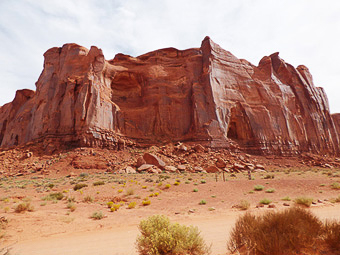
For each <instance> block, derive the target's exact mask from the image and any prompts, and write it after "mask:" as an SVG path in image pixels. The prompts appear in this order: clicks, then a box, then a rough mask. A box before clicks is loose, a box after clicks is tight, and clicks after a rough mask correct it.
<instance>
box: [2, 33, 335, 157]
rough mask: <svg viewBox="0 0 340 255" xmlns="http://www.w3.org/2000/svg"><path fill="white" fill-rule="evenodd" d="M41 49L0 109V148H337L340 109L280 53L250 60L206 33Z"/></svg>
mask: <svg viewBox="0 0 340 255" xmlns="http://www.w3.org/2000/svg"><path fill="white" fill-rule="evenodd" d="M44 57H45V62H44V70H43V72H42V73H41V75H40V77H39V80H38V81H37V83H36V92H34V91H31V90H20V91H17V94H16V97H15V99H14V100H13V102H11V103H8V104H6V105H4V106H2V107H1V108H0V144H1V147H8V146H12V145H19V144H24V143H27V142H29V141H34V140H38V141H39V140H42V141H44V143H45V146H47V145H48V143H50V142H54V143H56V142H61V143H74V144H75V145H79V146H102V147H106V146H107V147H115V146H117V147H118V145H119V144H124V142H125V141H128V140H132V141H136V142H138V143H141V144H158V143H164V142H175V141H193V142H198V143H201V144H204V145H206V146H211V147H228V145H229V141H230V139H232V140H233V141H234V142H237V143H238V144H239V145H240V146H241V147H242V148H243V149H244V150H246V151H248V152H250V153H257V154H281V155H293V154H298V153H300V152H314V153H322V154H333V155H335V154H336V155H338V154H339V135H338V134H339V130H337V127H338V128H339V127H340V123H339V122H340V121H339V119H340V117H339V115H333V118H332V116H331V115H330V112H329V106H328V101H327V97H326V94H325V93H324V91H323V89H322V88H317V87H315V86H314V84H313V80H312V76H311V74H310V73H309V71H308V69H307V68H306V67H305V66H298V67H297V68H294V67H293V66H291V65H290V64H288V63H286V62H285V61H283V60H282V59H281V58H280V57H279V56H278V53H274V54H272V55H270V56H268V57H264V58H263V59H262V60H261V61H260V63H259V65H258V66H254V65H252V64H251V63H249V62H248V61H246V60H242V59H241V60H240V59H238V58H236V57H235V56H233V55H232V54H231V53H230V52H228V51H225V50H223V49H222V48H221V47H220V46H219V45H217V44H215V43H214V42H213V41H212V40H211V39H210V38H209V37H206V38H205V39H204V40H203V42H202V45H201V47H200V48H192V49H188V50H177V49H174V48H167V49H161V50H156V51H153V52H150V53H147V54H144V55H141V56H139V57H131V56H127V55H123V54H117V55H116V56H115V58H114V59H112V60H109V61H106V60H105V58H104V56H103V53H102V51H101V50H100V49H98V48H96V47H91V49H90V50H88V49H86V48H84V47H81V46H79V45H76V44H65V45H64V46H63V47H62V48H52V49H50V50H48V51H47V52H46V53H45V54H44ZM336 125H337V127H336Z"/></svg>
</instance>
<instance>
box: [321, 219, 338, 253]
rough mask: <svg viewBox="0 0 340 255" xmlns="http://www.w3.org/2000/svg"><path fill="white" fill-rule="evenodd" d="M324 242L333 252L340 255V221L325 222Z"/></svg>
mask: <svg viewBox="0 0 340 255" xmlns="http://www.w3.org/2000/svg"><path fill="white" fill-rule="evenodd" d="M324 240H325V243H326V244H327V245H328V247H329V248H330V249H331V250H333V251H334V252H337V253H336V254H340V221H335V220H333V221H326V222H325V224H324Z"/></svg>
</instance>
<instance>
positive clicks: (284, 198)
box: [281, 196, 292, 201]
mask: <svg viewBox="0 0 340 255" xmlns="http://www.w3.org/2000/svg"><path fill="white" fill-rule="evenodd" d="M281 200H282V201H291V200H292V199H291V198H290V197H289V196H285V197H283V198H281Z"/></svg>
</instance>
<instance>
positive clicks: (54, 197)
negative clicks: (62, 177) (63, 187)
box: [49, 192, 64, 200]
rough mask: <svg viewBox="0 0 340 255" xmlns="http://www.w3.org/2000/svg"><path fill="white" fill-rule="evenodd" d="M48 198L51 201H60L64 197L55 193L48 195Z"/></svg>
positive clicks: (59, 193)
mask: <svg viewBox="0 0 340 255" xmlns="http://www.w3.org/2000/svg"><path fill="white" fill-rule="evenodd" d="M49 197H50V198H52V200H62V199H63V198H64V195H63V193H61V192H56V193H51V194H49Z"/></svg>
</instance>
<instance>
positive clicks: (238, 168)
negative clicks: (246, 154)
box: [233, 163, 245, 170]
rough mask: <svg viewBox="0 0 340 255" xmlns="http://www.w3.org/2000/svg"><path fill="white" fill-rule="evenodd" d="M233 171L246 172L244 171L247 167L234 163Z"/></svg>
mask: <svg viewBox="0 0 340 255" xmlns="http://www.w3.org/2000/svg"><path fill="white" fill-rule="evenodd" d="M233 169H235V170H244V169H245V166H244V165H241V164H239V163H234V165H233Z"/></svg>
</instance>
